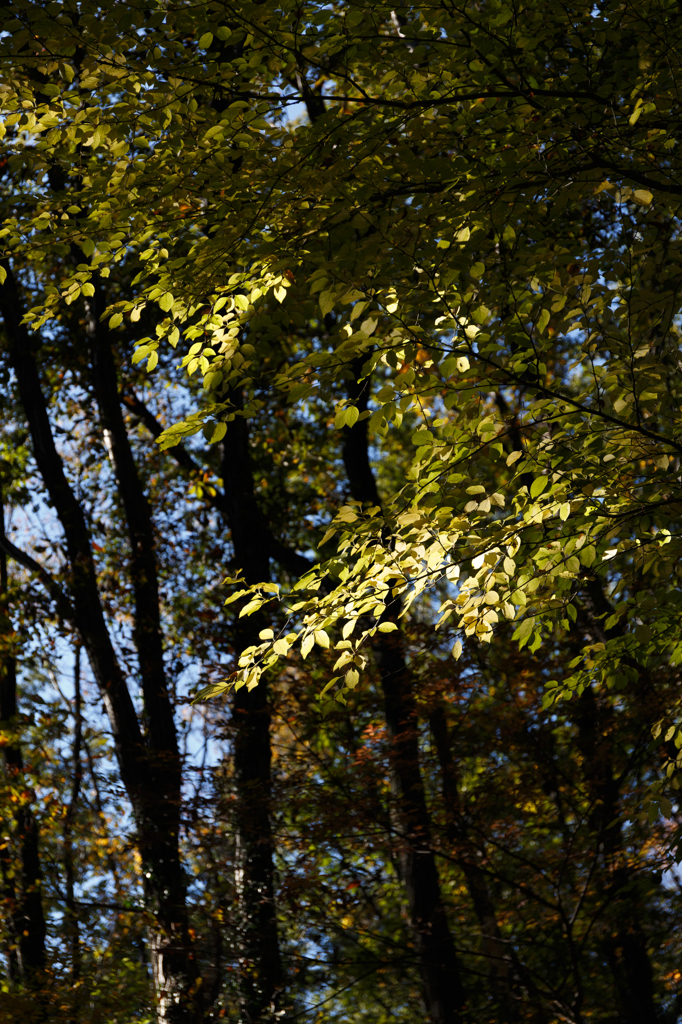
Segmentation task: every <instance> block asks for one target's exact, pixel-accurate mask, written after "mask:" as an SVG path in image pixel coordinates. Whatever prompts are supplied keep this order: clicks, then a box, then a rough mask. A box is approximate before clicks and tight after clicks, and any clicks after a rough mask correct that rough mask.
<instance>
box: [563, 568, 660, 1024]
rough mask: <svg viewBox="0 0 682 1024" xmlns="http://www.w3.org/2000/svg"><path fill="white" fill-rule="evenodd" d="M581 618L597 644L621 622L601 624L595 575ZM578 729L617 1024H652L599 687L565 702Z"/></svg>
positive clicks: (644, 696)
mask: <svg viewBox="0 0 682 1024" xmlns="http://www.w3.org/2000/svg"><path fill="white" fill-rule="evenodd" d="M583 599H584V607H583V617H584V622H585V625H586V627H587V630H588V632H590V633H592V635H593V636H594V639H595V640H596V641H598V642H602V643H603V642H605V641H608V640H610V639H612V638H613V637H616V636H618V635H619V634H620V633H621V632H622V630H623V625H622V623H621V624H618V625H616V626H615V627H613V628H610V629H606V625H605V619H606V618H607V617H608V616H609V615H610V614H612V613H613V607H612V606H611V604H610V602H609V601H608V598H607V597H606V595H605V594H604V591H603V589H602V584H601V580H600V579H599V577H597V576H595V577H592V578H590V579H588V580H587V581H586V583H585V588H584V592H583ZM636 667H637V669H638V674H639V677H638V680H637V682H636V683H635V684H634V686H633V687H632V688H631V691H630V694H629V695H630V697H631V699H632V700H633V702H634V706H635V707H636V709H637V713H638V715H640V716H641V719H642V721H643V722H644V723H646V724H647V725H652V724H653V722H654V721H655V720H656V718H657V717H658V716H659V715H660V714H661V711H660V710H659V709H660V700H661V698H660V696H659V695H658V694H656V692H655V689H654V688H653V686H652V685H651V681H650V680H649V679H648V678H647V674H646V672H645V671H643V670H642V669H641V667H640V666H636ZM571 707H574V708H575V711H574V715H573V718H574V721H575V724H576V726H577V728H578V746H579V749H580V752H581V754H582V756H583V776H584V779H585V786H586V789H587V792H588V795H589V800H590V815H589V819H588V825H589V827H590V829H591V831H592V832H593V833H594V835H595V837H596V838H597V841H598V843H599V846H600V850H601V854H602V857H603V862H604V869H605V877H604V885H605V887H606V895H607V896H608V898H609V900H610V902H611V907H610V914H609V917H610V921H611V922H612V926H611V929H610V934H608V935H607V936H606V937H605V938H604V941H603V949H604V954H605V956H606V958H607V960H608V963H609V966H610V968H611V973H612V975H613V982H614V990H615V993H616V999H617V1002H618V1007H619V1020H620V1021H622V1024H635V1022H637V1024H656V1022H658V1021H660V1019H661V1013H660V1010H659V1008H658V1006H657V1002H656V994H655V988H654V973H653V969H652V966H651V960H650V957H649V952H648V950H647V943H646V936H645V934H644V931H643V929H642V923H641V909H642V907H643V901H642V898H641V896H640V894H639V887H638V886H637V885H632V884H631V883H632V882H633V874H632V870H631V868H630V866H629V864H628V855H627V851H626V849H625V848H624V841H623V828H622V819H621V807H620V782H619V780H618V778H617V774H616V766H615V752H616V751H615V747H614V736H615V732H616V722H615V719H614V709H613V706H612V705H611V703H610V702H609V700H608V697H607V696H606V695H605V694H604V693H595V692H594V691H593V690H592V689H591V688H590V689H587V690H585V691H584V692H583V694H582V695H581V697H580V698H579V700H578V701H577V702H576V703H575V704H572V705H571Z"/></svg>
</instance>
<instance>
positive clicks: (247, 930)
mask: <svg viewBox="0 0 682 1024" xmlns="http://www.w3.org/2000/svg"><path fill="white" fill-rule="evenodd" d="M221 472H222V477H223V481H224V488H225V489H224V499H225V502H224V514H225V517H226V520H227V522H228V525H229V527H230V532H231V536H232V544H233V548H234V561H235V564H236V565H237V567H238V568H239V569H241V570H242V572H243V573H244V579H245V580H246V582H247V583H262V582H264V581H266V580H268V579H269V575H270V564H269V551H270V544H269V531H268V528H267V526H266V523H265V520H264V518H263V516H262V513H261V511H260V508H259V506H258V503H257V501H256V496H255V493H254V485H253V476H252V472H251V462H250V457H249V448H248V431H247V425H246V422H245V420H244V419H242V418H241V417H237V418H236V419H235V420H233V421H232V422H231V423H229V424H228V429H227V434H226V435H225V438H224V440H223V442H222V470H221ZM260 626H261V622H260V621H259V620H258V618H257V617H249V618H246V619H242V620H240V625H239V627H238V629H237V637H236V641H237V647H238V649H242V648H243V647H244V646H247V645H249V644H251V643H254V642H257V636H258V630H259V628H260ZM234 781H235V789H236V796H237V802H236V809H235V824H236V886H237V893H238V898H239V936H238V940H239V941H238V946H239V966H240V979H239V980H240V1003H241V1012H242V1019H243V1021H244V1022H245V1024H246V1022H248V1024H255V1022H257V1021H264V1020H267V1019H268V1018H269V1017H271V1016H272V1013H273V1012H274V1011H275V1010H276V1007H277V1002H278V996H279V994H280V991H281V989H282V987H283V975H282V964H281V957H280V950H279V940H278V936H277V910H276V906H275V884H274V843H273V836H272V828H271V823H270V805H271V799H272V773H271V748H270V711H269V707H268V691H267V684H266V681H265V679H261V680H260V682H259V684H258V686H256V687H255V688H254V689H253V690H251V691H249V690H247V689H246V687H242V689H240V690H238V691H237V692H236V693H235V697H234Z"/></svg>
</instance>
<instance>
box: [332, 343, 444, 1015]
mask: <svg viewBox="0 0 682 1024" xmlns="http://www.w3.org/2000/svg"><path fill="white" fill-rule="evenodd" d="M360 367H361V363H360V362H356V363H355V364H354V365H353V366H352V367H351V373H352V377H351V379H350V380H349V381H348V395H349V397H350V398H351V399H352V400H353V401H354V402H355V404H356V405H357V407H358V408H359V410H360V411H361V412H363V411H364V410H365V409H366V408H367V398H368V392H369V386H368V382H367V381H362V382H358V380H357V378H358V377H359V376H360ZM343 461H344V465H345V467H346V474H347V476H348V481H349V485H350V490H351V494H352V496H353V498H355V500H356V501H361V502H363V503H364V504H368V505H379V504H380V500H379V495H378V492H377V488H376V482H375V480H374V474H373V472H372V467H371V465H370V462H369V455H368V435H367V421H366V420H364V419H363V420H358V421H357V422H356V423H355V424H354V426H353V427H350V428H348V427H345V428H344V440H343ZM393 604H394V607H391V606H390V605H389V606H388V608H387V610H386V612H385V614H384V618H385V619H392V620H394V621H396V620H397V616H398V612H399V608H398V607H397V602H394V603H393ZM396 624H397V621H396ZM379 637H380V639H379V640H378V642H377V653H378V656H379V670H380V675H381V685H382V690H383V695H384V708H385V714H386V726H387V731H388V736H389V740H390V754H389V757H390V765H391V788H392V791H393V794H394V796H395V800H396V804H397V808H398V815H399V820H400V829H401V835H400V874H401V878H402V882H403V884H404V886H405V890H406V894H407V901H408V905H409V909H410V919H411V925H412V932H413V935H414V939H415V945H416V949H417V956H418V962H419V969H420V973H421V977H422V985H423V990H424V1000H425V1003H426V1008H427V1011H428V1014H429V1017H430V1019H431V1021H432V1022H433V1024H458V1022H460V1021H461V1020H462V1019H463V1016H462V1014H463V1010H464V990H463V987H462V982H461V976H460V974H461V972H460V965H459V962H458V958H457V954H456V951H455V946H454V943H453V941H452V935H451V933H450V928H449V925H448V920H447V913H446V909H445V905H444V903H443V896H442V893H441V888H440V881H439V878H438V870H437V868H436V861H435V857H434V853H433V847H432V843H431V834H430V822H429V814H428V808H427V806H426V796H425V793H424V786H423V783H422V777H421V769H420V764H419V738H418V719H417V711H416V706H415V702H414V694H413V690H412V680H411V678H410V673H409V670H408V668H407V665H406V662H405V655H404V650H403V639H402V631H401V630H400V629H398V630H395V631H393V632H392V633H380V634H379Z"/></svg>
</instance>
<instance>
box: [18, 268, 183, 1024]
mask: <svg viewBox="0 0 682 1024" xmlns="http://www.w3.org/2000/svg"><path fill="white" fill-rule="evenodd" d="M3 266H4V267H5V269H6V272H7V278H6V281H5V283H4V284H3V285H1V286H0V311H1V312H2V316H3V319H4V321H5V327H6V330H7V337H8V341H9V356H10V363H11V366H12V369H13V370H14V373H15V375H16V380H17V386H18V391H19V396H20V399H21V403H22V405H23V408H24V412H25V415H26V418H27V420H28V425H29V429H30V433H31V439H32V442H33V451H34V455H35V459H36V463H37V466H38V471H39V472H40V475H41V477H42V479H43V483H44V485H45V487H46V489H47V492H48V494H49V497H50V501H51V503H52V505H53V507H54V509H55V511H56V514H57V516H58V518H59V521H60V524H61V527H62V530H63V532H64V539H65V542H66V543H65V546H66V552H67V556H68V562H69V579H68V592H69V597H70V600H69V599H68V598H67V597H65V596H64V595H63V594H61V595H60V594H59V588H58V587H57V586H56V584H54V583H52V585H51V589H52V591H53V592H56V593H57V595H58V597H59V599H60V602H61V607H62V608H63V609H64V611H65V613H66V614H67V615H68V616H69V617H70V619H71V621H72V624H73V625H74V627H75V629H76V631H77V633H78V636H79V639H80V641H81V642H82V644H83V646H84V648H85V649H86V651H87V652H88V658H89V661H90V664H91V667H92V671H93V675H94V677H95V681H96V683H97V686H98V688H99V691H100V693H101V695H102V699H103V701H104V705H105V708H106V710H107V714H108V717H109V721H110V723H111V730H112V735H113V739H114V746H115V751H116V757H117V760H118V764H119V768H120V772H121V779H122V782H123V784H124V786H125V788H126V792H127V793H128V796H129V798H130V800H131V803H132V807H133V813H134V816H135V821H136V825H137V842H138V848H139V852H140V856H141V859H142V864H143V868H144V876H145V892H146V897H147V904H148V907H149V909H150V910H151V911H152V913H153V915H154V918H155V922H156V924H155V927H154V928H153V929H152V934H151V936H150V949H151V959H152V964H153V973H154V982H155V988H156V996H157V1004H158V1017H159V1021H160V1024H194V1022H196V1021H199V1020H201V1017H202V1009H201V994H202V993H201V986H200V984H199V980H198V977H197V967H196V963H195V961H194V957H193V953H192V943H191V940H190V936H189V923H188V919H187V909H186V884H185V877H184V872H183V869H182V865H181V862H180V853H179V846H178V837H179V820H180V783H181V771H180V758H179V751H178V745H177V736H176V732H175V722H174V716H173V708H172V704H171V701H170V695H169V693H168V689H167V686H166V680H165V675H164V670H163V650H162V645H161V631H160V611H159V598H158V583H157V574H156V562H155V555H154V537H153V530H152V527H151V514H150V511H149V506H148V503H147V499H146V495H145V493H144V489H143V488H142V485H141V482H140V480H139V477H138V475H137V471H136V468H135V463H134V460H133V457H132V452H131V450H130V445H129V442H128V439H127V435H126V431H125V425H124V423H123V420H122V416H121V412H120V405H119V402H118V388H117V383H116V372H115V366H114V364H113V358H112V357H111V352H110V349H109V348H108V346H107V339H104V338H103V337H102V335H101V334H99V333H97V332H96V329H95V330H90V331H89V340H90V342H91V344H92V345H93V346H94V348H95V351H93V358H94V360H95V366H94V378H95V380H94V383H95V390H96V396H97V401H98V406H99V408H100V415H101V417H102V420H103V427H104V429H107V430H109V431H110V437H109V440H110V443H111V447H112V451H113V458H114V465H115V469H116V476H117V482H118V485H119V491H120V494H121V500H122V503H123V507H124V510H125V514H126V519H127V525H128V531H129V536H130V544H131V558H130V565H129V571H130V575H131V577H132V582H133V589H134V596H135V627H134V639H135V643H136V647H137V652H138V659H139V665H140V676H141V682H142V691H143V698H144V728H141V726H140V722H139V721H138V718H137V713H136V710H135V706H134V704H133V701H132V698H131V696H130V692H129V690H128V687H127V683H126V680H125V677H124V675H123V673H122V671H121V667H120V664H119V662H118V659H117V657H116V653H115V651H114V647H113V643H112V640H111V636H110V634H109V631H108V628H107V624H106V620H105V618H104V613H103V609H102V603H101V599H100V594H99V589H98V583H97V574H96V570H95V564H94V561H93V556H92V548H91V541H90V533H89V530H88V526H87V523H86V521H85V516H84V514H83V510H82V508H81V506H80V504H79V502H78V500H77V498H76V496H75V494H74V492H73V489H72V488H71V486H70V484H69V482H68V480H67V478H66V474H65V472H64V466H63V463H62V459H61V457H60V455H59V453H58V451H57V449H56V446H55V442H54V436H53V433H52V426H51V423H50V419H49V415H48V409H47V403H46V401H45V396H44V395H43V392H42V388H41V383H40V377H39V374H38V369H37V366H36V362H35V358H34V354H33V345H34V341H33V339H32V338H29V336H28V333H27V331H26V329H25V328H24V326H23V325H22V305H21V298H20V295H19V289H18V286H17V282H16V279H15V277H14V275H13V273H12V269H11V267H10V265H9V263H8V261H6V260H5V261H3ZM112 396H113V400H112ZM114 405H115V408H114ZM47 580H48V583H49V582H50V581H49V577H47Z"/></svg>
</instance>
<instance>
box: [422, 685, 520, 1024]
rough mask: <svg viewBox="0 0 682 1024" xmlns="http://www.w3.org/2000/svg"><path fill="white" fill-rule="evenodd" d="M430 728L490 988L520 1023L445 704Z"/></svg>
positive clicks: (506, 1023) (506, 1018)
mask: <svg viewBox="0 0 682 1024" xmlns="http://www.w3.org/2000/svg"><path fill="white" fill-rule="evenodd" d="M429 726H430V728H431V735H432V736H433V739H434V743H435V747H436V754H437V756H438V764H439V767H440V771H441V787H442V793H443V803H444V805H445V815H446V826H447V837H448V841H449V843H450V845H451V847H452V848H453V849H454V850H455V851H456V855H457V856H458V859H459V863H460V866H461V868H462V873H463V875H464V880H465V882H466V886H467V889H468V891H469V896H470V898H471V902H472V904H473V908H474V913H475V914H476V918H477V920H478V924H479V927H480V929H481V945H482V948H483V955H484V956H485V958H486V960H487V962H488V978H489V980H490V989H491V992H492V994H493V997H494V999H495V1001H496V1002H497V1004H498V1007H499V1011H500V1014H501V1016H500V1020H501V1021H502V1022H503V1024H514V1022H516V1021H518V1020H519V1008H518V1004H517V1001H516V998H515V996H514V982H515V969H514V964H513V960H512V957H511V956H510V952H509V947H508V946H507V944H506V943H505V942H504V940H503V939H502V936H501V934H500V928H499V925H498V923H497V916H496V914H495V908H494V906H493V901H492V897H491V895H490V890H489V888H488V881H487V878H486V876H485V872H484V871H483V870H482V869H481V868H480V866H479V864H478V860H479V858H478V850H477V849H476V847H475V845H474V844H473V843H472V841H471V839H470V837H469V835H468V833H467V830H466V826H465V824H464V820H463V814H462V804H461V799H460V794H459V780H458V778H457V768H456V765H455V762H454V760H453V757H452V749H451V744H450V736H449V730H448V725H447V721H446V717H445V711H444V709H443V707H442V705H438V706H437V707H435V708H434V709H433V711H432V712H431V714H430V715H429Z"/></svg>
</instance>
